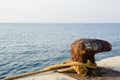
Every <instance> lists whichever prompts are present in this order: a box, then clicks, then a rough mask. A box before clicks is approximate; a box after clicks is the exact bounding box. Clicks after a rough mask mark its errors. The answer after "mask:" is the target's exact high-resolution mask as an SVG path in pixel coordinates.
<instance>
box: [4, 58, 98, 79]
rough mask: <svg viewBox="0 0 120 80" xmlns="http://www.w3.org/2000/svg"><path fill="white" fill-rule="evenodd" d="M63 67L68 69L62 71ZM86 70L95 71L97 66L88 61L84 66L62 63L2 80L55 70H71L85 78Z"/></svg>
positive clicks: (81, 64)
mask: <svg viewBox="0 0 120 80" xmlns="http://www.w3.org/2000/svg"><path fill="white" fill-rule="evenodd" d="M64 67H68V68H66V69H64ZM62 68H63V69H62ZM88 68H90V69H96V68H97V66H96V64H92V63H91V62H90V61H89V60H88V61H87V63H86V64H85V63H80V62H74V61H70V62H67V63H63V64H58V65H53V66H49V67H47V68H44V69H43V70H41V71H38V72H31V73H25V74H22V75H17V76H13V77H10V78H5V79H4V80H13V79H17V78H22V77H26V76H30V75H35V74H39V73H43V72H47V71H50V70H57V69H60V70H57V71H58V72H64V71H68V70H72V69H73V70H74V71H76V72H77V74H79V75H80V76H86V75H87V73H88Z"/></svg>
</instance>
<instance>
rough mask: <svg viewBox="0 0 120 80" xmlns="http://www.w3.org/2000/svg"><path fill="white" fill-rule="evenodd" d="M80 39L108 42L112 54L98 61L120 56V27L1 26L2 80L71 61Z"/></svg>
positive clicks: (0, 77)
mask: <svg viewBox="0 0 120 80" xmlns="http://www.w3.org/2000/svg"><path fill="white" fill-rule="evenodd" d="M80 38H97V39H103V40H107V41H109V42H110V43H111V44H112V46H113V50H112V51H111V52H104V53H99V54H97V55H96V56H95V58H96V60H97V61H98V60H101V59H104V58H108V57H112V56H120V24H119V23H111V24H97V23H95V24H0V79H3V78H5V77H9V76H13V75H17V74H21V73H26V72H34V71H38V70H41V69H42V68H44V67H47V66H49V65H53V64H58V63H61V62H62V61H63V60H66V59H70V45H71V43H72V42H74V41H75V40H77V39H80Z"/></svg>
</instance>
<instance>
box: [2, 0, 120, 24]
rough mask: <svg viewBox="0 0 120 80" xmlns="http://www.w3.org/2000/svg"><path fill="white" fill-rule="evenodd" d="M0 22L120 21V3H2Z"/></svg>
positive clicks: (10, 0) (17, 0) (19, 0)
mask: <svg viewBox="0 0 120 80" xmlns="http://www.w3.org/2000/svg"><path fill="white" fill-rule="evenodd" d="M0 22H27V23H28V22H30V23H31V22H35V23H54V22H55V23H91V22H92V23H94V22H102V23H106V22H107V23H109V22H110V23H111V22H112V23H113V22H120V0H0Z"/></svg>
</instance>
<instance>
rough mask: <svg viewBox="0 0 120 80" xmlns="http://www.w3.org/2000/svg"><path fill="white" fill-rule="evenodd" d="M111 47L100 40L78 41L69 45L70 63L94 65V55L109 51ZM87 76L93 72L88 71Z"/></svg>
mask: <svg viewBox="0 0 120 80" xmlns="http://www.w3.org/2000/svg"><path fill="white" fill-rule="evenodd" d="M111 49H112V46H111V44H110V43H109V42H107V41H105V40H100V39H79V40H76V41H75V42H73V43H72V45H71V59H72V61H76V62H80V63H87V62H88V61H89V62H91V63H92V64H95V57H94V56H95V54H96V53H99V52H104V51H110V50H111ZM88 70H89V71H88V75H91V74H92V72H93V71H94V70H91V69H88Z"/></svg>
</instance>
